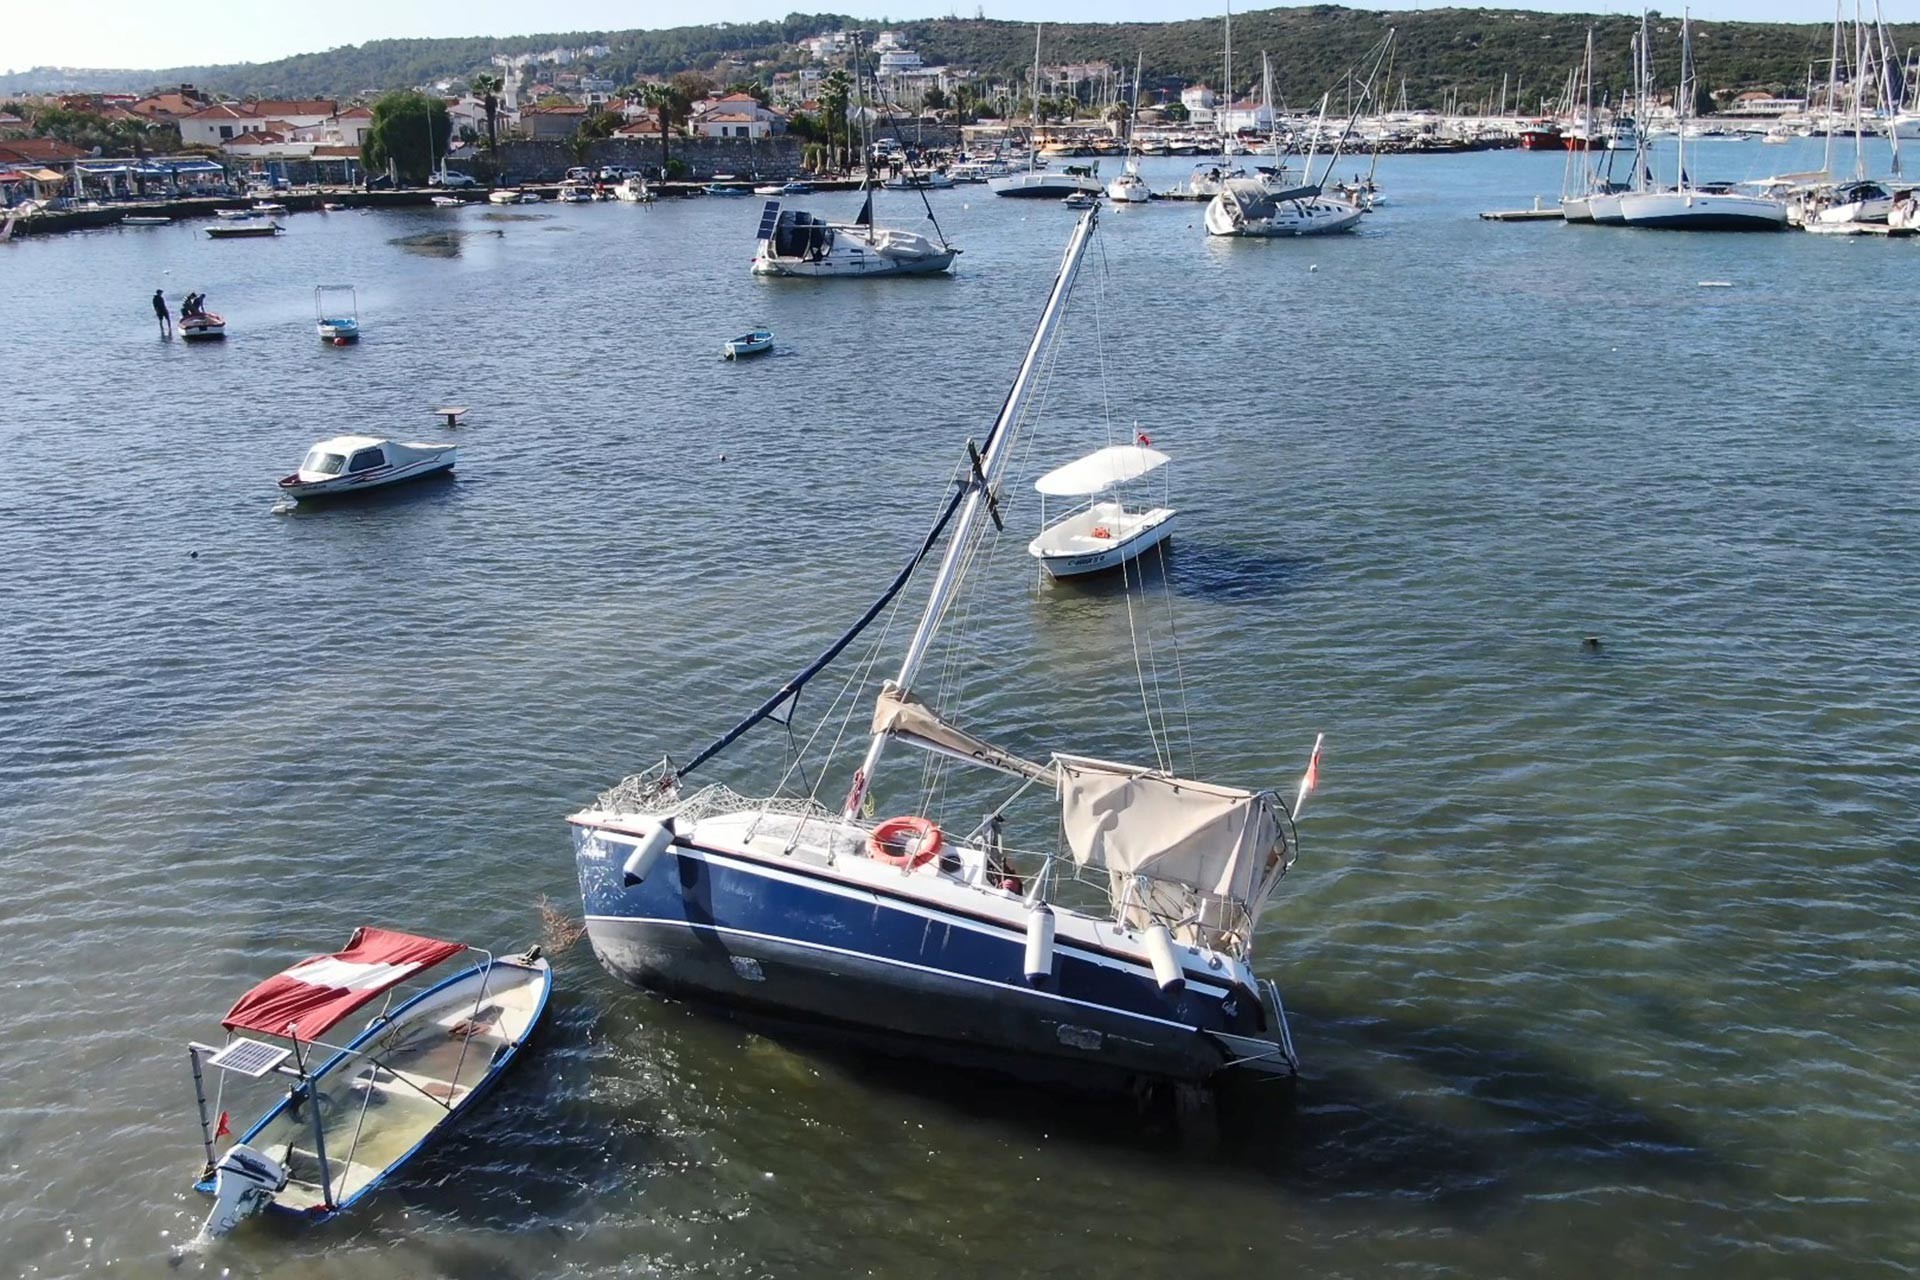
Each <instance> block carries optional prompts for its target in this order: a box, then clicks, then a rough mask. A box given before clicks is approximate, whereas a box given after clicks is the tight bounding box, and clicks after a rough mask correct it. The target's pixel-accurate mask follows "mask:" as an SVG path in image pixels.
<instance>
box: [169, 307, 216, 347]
mask: <svg viewBox="0 0 1920 1280" xmlns="http://www.w3.org/2000/svg"><path fill="white" fill-rule="evenodd" d="M174 329H175V331H176V332H178V333H179V335H180V337H181V338H182V339H183V340H184V341H187V342H208V341H212V340H214V339H217V338H224V337H226V336H227V322H226V321H225V320H224V319H222V318H221V317H219V316H217V315H215V314H214V313H213V312H211V311H202V312H200V313H199V314H198V315H191V316H181V317H180V320H179V323H177V324H176V325H174Z"/></svg>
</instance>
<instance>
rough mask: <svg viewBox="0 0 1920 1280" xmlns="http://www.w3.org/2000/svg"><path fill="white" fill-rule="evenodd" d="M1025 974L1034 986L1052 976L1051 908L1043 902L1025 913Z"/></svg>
mask: <svg viewBox="0 0 1920 1280" xmlns="http://www.w3.org/2000/svg"><path fill="white" fill-rule="evenodd" d="M1026 974H1027V981H1028V982H1031V983H1032V984H1033V985H1035V986H1036V987H1037V986H1039V985H1040V984H1041V983H1043V982H1045V981H1046V980H1047V979H1049V978H1051V977H1052V976H1053V908H1052V907H1049V906H1048V905H1047V904H1046V903H1044V902H1042V903H1040V904H1039V905H1037V906H1035V907H1034V909H1033V910H1032V911H1029V912H1028V913H1027V967H1026Z"/></svg>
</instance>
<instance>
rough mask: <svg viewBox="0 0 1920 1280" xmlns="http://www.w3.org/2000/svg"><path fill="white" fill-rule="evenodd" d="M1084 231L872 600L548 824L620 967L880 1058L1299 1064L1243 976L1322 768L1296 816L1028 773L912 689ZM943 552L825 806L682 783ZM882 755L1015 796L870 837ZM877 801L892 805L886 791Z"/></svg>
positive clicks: (1086, 220) (808, 797) (1059, 766)
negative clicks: (731, 717) (1015, 360)
mask: <svg viewBox="0 0 1920 1280" xmlns="http://www.w3.org/2000/svg"><path fill="white" fill-rule="evenodd" d="M1099 217H1100V215H1099V212H1098V210H1093V211H1089V212H1088V213H1086V214H1084V215H1083V216H1082V217H1081V219H1080V221H1079V223H1078V225H1077V226H1076V228H1075V230H1074V233H1073V236H1072V238H1071V240H1070V241H1069V243H1068V246H1067V251H1066V255H1065V258H1064V259H1063V261H1062V263H1061V266H1060V270H1059V272H1058V274H1057V275H1056V277H1055V279H1054V282H1053V285H1052V288H1051V290H1050V292H1049V295H1048V298H1047V303H1046V306H1045V308H1044V310H1043V311H1042V313H1041V316H1040V320H1039V323H1038V324H1037V326H1036V327H1035V330H1034V332H1033V336H1032V339H1031V341H1030V343H1029V345H1028V348H1027V351H1026V354H1025V357H1024V359H1023V360H1022V362H1021V365H1020V368H1019V371H1018V373H1017V374H1016V376H1015V379H1014V382H1013V386H1012V387H1011V389H1010V390H1009V392H1008V394H1007V396H1006V399H1005V401H1004V402H1003V404H1002V406H1001V409H1000V412H999V415H998V417H997V418H996V420H995V422H994V424H993V427H992V429H991V430H990V431H989V432H988V433H987V435H986V436H985V438H984V442H983V443H981V444H980V445H978V446H976V445H974V444H973V443H972V442H969V446H968V449H967V452H966V454H965V457H964V460H963V461H962V462H961V463H960V469H959V472H958V477H959V480H960V483H959V484H958V486H957V487H955V488H954V490H953V491H952V492H951V493H950V494H949V495H948V497H947V498H946V500H945V501H944V502H943V503H942V506H941V509H940V513H939V515H938V517H937V519H936V520H935V522H934V524H933V526H932V528H931V529H930V530H929V532H928V533H927V535H926V536H925V538H924V539H923V540H922V541H921V542H920V544H919V546H918V549H917V550H916V551H915V553H914V554H913V555H912V557H911V558H910V559H909V560H908V562H907V564H906V566H905V567H904V568H902V569H901V571H900V572H899V573H898V574H897V575H896V576H895V577H894V579H893V580H892V582H891V583H890V584H889V586H888V588H887V589H886V591H885V592H884V593H883V594H882V595H881V596H880V598H879V599H878V600H876V601H875V602H874V603H873V604H872V605H871V606H870V607H869V608H868V609H867V610H866V612H865V613H864V614H863V615H862V616H861V618H860V619H859V620H858V621H857V622H856V623H855V625H854V626H853V627H852V628H851V629H850V630H849V631H847V632H846V633H845V634H844V635H842V636H841V637H840V638H839V639H837V640H836V641H835V642H834V643H833V644H832V645H830V646H829V647H828V648H827V649H826V651H824V652H823V653H822V654H821V655H820V656H819V657H818V658H817V659H816V660H815V661H814V662H813V663H811V664H809V665H808V667H807V668H806V669H805V670H803V671H802V672H801V673H800V674H799V675H798V676H796V677H794V678H793V679H792V680H790V681H788V682H787V684H786V685H785V686H783V687H782V688H781V689H780V690H779V691H778V692H777V693H776V694H774V695H773V697H771V698H770V699H768V700H767V701H765V702H763V703H762V704H761V706H760V707H759V708H757V709H756V710H755V711H754V712H753V713H752V714H751V715H749V716H748V717H747V718H746V719H745V720H743V721H742V722H741V723H740V724H738V725H737V726H735V727H734V728H733V729H732V730H730V731H729V732H728V733H726V734H724V735H722V736H721V737H720V738H719V739H718V740H717V741H716V742H715V743H714V744H713V745H712V746H710V747H709V748H707V749H706V750H705V751H702V752H701V753H700V754H699V755H697V756H696V757H694V758H693V759H692V760H691V761H690V762H689V763H687V764H685V765H678V764H675V763H674V762H673V761H671V760H667V761H663V762H662V763H661V764H660V765H658V766H656V767H654V768H652V769H649V770H646V771H644V772H642V773H640V774H637V775H635V776H633V777H630V778H628V779H626V780H625V781H623V782H621V783H620V784H619V785H617V786H615V787H614V788H612V789H611V790H609V791H607V792H606V793H604V794H603V795H601V796H600V797H599V798H598V799H596V800H595V801H593V802H592V803H591V804H589V805H588V806H586V807H585V808H583V809H582V810H580V811H579V812H576V813H574V814H572V815H571V816H570V817H569V818H568V822H569V823H570V824H571V826H572V828H573V837H574V847H575V862H576V868H577V871H578V875H579V879H580V887H581V895H582V899H583V901H584V904H585V911H586V924H587V932H588V936H589V938H590V939H591V941H592V945H593V948H594V951H595V953H596V954H597V955H598V957H599V959H600V961H601V963H602V964H603V965H604V966H605V967H606V968H607V969H608V970H609V971H610V972H612V973H613V974H614V975H616V976H617V977H619V978H621V979H623V980H624V981H626V982H629V983H631V984H633V985H635V986H639V987H644V988H648V989H651V990H656V991H660V992H664V993H668V994H674V995H681V996H686V997H692V998H694V999H697V1000H700V1001H703V1002H707V1003H713V1004H718V1005H721V1006H724V1007H727V1008H729V1009H734V1010H738V1011H741V1012H744V1013H748V1014H752V1015H758V1016H760V1017H763V1018H766V1019H770V1020H772V1021H774V1022H776V1023H796V1022H797V1023H801V1024H805V1025H807V1026H810V1027H813V1028H817V1029H822V1030H826V1031H829V1032H833V1033H838V1034H840V1035H842V1036H844V1037H847V1038H851V1039H853V1040H855V1041H857V1042H860V1043H863V1044H867V1045H870V1046H876V1047H879V1048H881V1049H882V1050H884V1051H886V1052H888V1053H891V1054H895V1055H907V1056H925V1057H931V1058H935V1059H942V1060H951V1061H958V1062H962V1063H968V1064H972V1065H976V1066H986V1067H989V1068H994V1069H1000V1070H1005V1071H1009V1072H1012V1073H1014V1074H1017V1075H1021V1076H1027V1077H1039V1078H1045V1079H1057V1080H1070V1081H1072V1082H1073V1083H1075V1084H1076V1085H1078V1086H1081V1087H1088V1086H1102V1085H1111V1086H1117V1087H1126V1086H1130V1085H1135V1084H1137V1083H1139V1082H1141V1081H1149V1082H1152V1081H1173V1082H1202V1081H1208V1080H1211V1079H1213V1078H1215V1077H1217V1076H1220V1075H1221V1074H1223V1073H1226V1072H1247V1073H1257V1074H1265V1075H1279V1076H1287V1075H1291V1074H1293V1072H1294V1071H1295V1070H1296V1067H1297V1057H1296V1055H1295V1052H1294V1048H1293V1044H1292V1040H1291V1037H1290V1035H1289V1033H1288V1030H1287V1022H1286V1012H1285V1009H1284V1007H1283V1005H1282V1003H1281V998H1280V993H1279V989H1278V987H1277V986H1275V984H1274V983H1272V982H1271V981H1268V980H1264V979H1262V978H1260V977H1258V976H1257V975H1256V974H1255V972H1254V971H1253V968H1252V952H1253V946H1254V937H1255V931H1256V926H1257V925H1258V922H1259V919H1260V915H1261V912H1262V910H1263V908H1264V907H1265V905H1266V904H1267V902H1268V900H1269V898H1270V896H1271V895H1272V893H1273V892H1274V890H1275V889H1276V887H1277V886H1278V884H1279V882H1280V880H1281V879H1282V877H1284V876H1285V874H1286V872H1287V870H1288V868H1289V867H1291V865H1292V864H1293V862H1294V858H1295V846H1294V841H1293V834H1292V833H1293V816H1294V813H1295V812H1296V811H1297V810H1298V808H1299V805H1300V803H1301V801H1302V800H1303V799H1304V797H1305V795H1306V794H1307V792H1308V790H1309V789H1310V788H1311V786H1312V783H1313V780H1314V775H1315V772H1316V767H1315V764H1312V763H1310V765H1309V770H1308V776H1307V778H1305V779H1303V782H1302V786H1301V788H1300V791H1299V792H1298V794H1297V795H1296V797H1295V799H1294V802H1293V804H1292V805H1291V806H1289V805H1288V803H1287V802H1286V800H1284V799H1283V798H1282V797H1281V796H1280V795H1279V794H1278V793H1277V792H1275V791H1273V790H1271V789H1253V790H1248V789H1241V788H1234V787H1225V786H1218V785H1215V784H1211V783H1206V782H1197V781H1190V780H1186V779H1182V778H1178V777H1176V776H1174V775H1173V774H1172V773H1171V771H1170V770H1169V768H1167V767H1166V766H1165V765H1164V764H1161V763H1156V764H1154V765H1131V764H1122V763H1115V762H1111V761H1107V760H1103V759H1098V758H1095V757H1092V756H1090V755H1086V754H1082V753H1077V752H1075V753H1069V752H1065V751H1055V752H1052V753H1050V754H1049V755H1048V756H1047V758H1046V759H1045V760H1044V761H1039V760H1032V759H1027V758H1024V757H1023V756H1021V755H1020V754H1017V753H1015V752H1012V751H1009V750H1006V749H1004V748H1002V747H999V746H996V745H994V744H992V743H990V742H987V741H986V740H984V739H982V738H980V737H978V736H976V735H974V734H973V733H971V732H970V731H968V730H965V729H962V728H960V727H959V726H958V725H957V724H955V723H953V721H952V720H950V719H948V718H946V717H944V716H943V715H942V714H941V713H940V711H938V710H936V709H935V708H934V707H933V706H932V705H931V704H930V703H929V701H928V700H927V699H926V698H925V697H923V695H922V694H921V692H920V691H919V688H918V686H919V685H920V683H921V681H920V679H919V677H920V675H921V672H922V669H923V667H924V666H926V665H927V662H928V659H929V657H930V656H931V654H932V653H933V650H934V645H935V643H936V639H937V638H938V636H939V633H940V632H941V631H942V629H943V628H945V627H947V626H949V625H950V624H952V623H953V622H954V616H953V615H954V610H953V608H952V606H953V605H954V603H955V602H956V601H957V600H958V599H959V598H960V592H961V591H962V589H963V587H964V586H965V584H966V580H967V579H968V577H969V575H970V572H971V571H973V570H975V569H976V568H977V567H978V565H979V563H980V558H979V555H978V553H979V552H980V551H981V549H982V547H983V546H985V545H986V544H987V540H989V539H991V538H992V537H993V536H994V532H995V530H996V529H998V528H999V526H1000V525H1001V523H1002V516H1001V510H1000V498H999V494H1000V492H1001V483H1002V479H1003V477H1004V475H1005V473H1006V470H1007V468H1008V465H1009V460H1010V459H1011V457H1013V456H1014V454H1015V452H1016V448H1017V446H1018V444H1019V442H1020V437H1021V434H1022V432H1023V431H1024V430H1025V429H1026V427H1027V426H1028V425H1029V415H1028V414H1027V412H1026V410H1027V404H1028V401H1029V399H1030V398H1031V397H1032V395H1033V394H1034V393H1035V390H1036V386H1037V384H1038V383H1039V382H1040V381H1041V380H1042V378H1043V377H1044V374H1043V373H1042V370H1043V368H1045V367H1046V357H1047V355H1048V354H1049V352H1050V350H1051V346H1052V343H1053V340H1054V334H1055V331H1056V329H1057V326H1058V324H1059V319H1060V315H1061V313H1062V311H1063V309H1064V307H1065V305H1066V301H1067V298H1068V295H1069V294H1070V292H1071V290H1072V288H1073V283H1074V279H1075V277H1076V275H1077V273H1078V271H1079V268H1080V264H1081V261H1082V258H1083V257H1084V255H1085V253H1086V249H1087V245H1088V242H1089V240H1090V238H1091V237H1092V235H1093V232H1094V229H1095V227H1096V225H1097V223H1098V219H1099ZM943 540H944V543H945V549H944V551H943V552H942V553H941V556H940V558H939V561H938V567H937V569H935V571H934V576H933V579H932V581H931V584H930V585H929V587H928V589H927V599H926V602H925V605H924V608H923V611H922V614H921V618H920V621H919V624H918V626H917V627H916V628H915V630H914V633H913V635H912V637H911V639H910V640H909V641H908V642H907V648H906V652H905V654H904V655H903V657H902V659H901V663H900V666H899V668H898V671H897V673H896V674H895V676H894V678H893V679H891V680H888V681H886V682H885V683H884V684H883V685H882V686H881V688H880V689H879V691H878V694H877V697H876V698H875V701H874V704H873V714H872V719H871V723H870V726H869V728H870V737H869V738H868V741H867V745H866V750H865V754H864V757H863V759H862V760H861V761H860V763H859V765H858V767H857V768H855V769H854V770H853V771H852V774H851V779H850V782H849V785H848V790H847V793H846V797H845V799H844V801H842V802H840V803H839V804H838V805H836V806H829V805H828V804H825V803H823V802H822V801H821V800H820V799H819V792H820V789H821V786H822V785H824V780H821V781H816V782H810V783H809V785H808V790H807V791H806V792H805V793H804V794H793V793H776V794H775V795H773V796H770V797H767V798H763V799H749V798H747V797H745V796H743V795H741V794H739V793H737V792H735V791H733V790H732V789H730V788H728V787H727V786H724V785H720V784H713V785H708V786H704V787H695V786H690V785H689V783H688V779H689V776H690V775H691V774H693V773H695V772H696V771H697V770H699V769H700V768H701V767H702V766H704V765H705V764H706V763H707V762H708V761H710V760H712V759H713V758H714V757H716V756H717V755H718V754H719V753H720V752H722V751H724V750H725V749H726V748H727V747H729V746H730V745H731V744H732V743H734V742H735V741H736V740H738V739H739V738H740V736H741V735H743V734H744V733H746V732H747V731H748V730H749V729H751V728H752V727H753V726H754V725H755V724H757V723H759V722H761V721H763V720H765V719H768V718H770V717H773V716H776V715H778V714H780V713H781V712H782V711H783V710H785V711H790V710H791V708H792V706H793V704H794V701H795V700H796V699H797V698H798V696H799V694H800V692H801V690H802V689H803V688H804V687H805V685H806V684H807V683H808V682H810V681H811V680H813V679H814V678H815V677H816V676H818V675H819V674H820V673H821V672H822V671H823V670H824V669H826V667H827V666H828V665H829V664H830V663H831V662H833V661H834V660H835V659H836V658H837V657H839V655H840V654H841V653H843V652H844V651H845V650H846V649H847V648H848V646H849V645H851V644H852V643H853V642H854V641H855V640H856V639H857V638H858V637H859V636H860V635H861V634H862V633H863V632H864V631H865V630H866V628H867V627H868V625H869V624H871V623H873V622H874V621H875V619H877V618H879V617H880V616H881V615H882V614H883V613H884V612H885V611H886V610H887V608H888V606H889V605H890V604H891V603H892V602H893V601H894V600H895V599H896V598H897V597H898V595H899V593H900V592H901V591H902V590H903V589H904V588H905V587H906V585H907V584H908V582H909V581H910V579H912V578H913V576H914V574H915V572H916V570H917V569H919V568H920V567H921V566H922V565H923V564H925V563H928V562H930V561H931V560H932V558H933V552H934V549H935V548H936V547H939V546H940V545H941V543H942V541H943ZM934 683H937V682H934ZM901 746H914V747H917V748H919V749H921V750H922V751H925V752H927V753H929V754H930V756H932V757H934V758H935V760H934V763H936V764H944V762H948V761H957V762H959V763H960V764H962V765H965V766H969V767H971V768H974V769H978V770H980V771H981V773H980V774H969V775H967V776H968V778H969V779H973V778H989V779H990V778H991V777H993V776H995V775H997V776H999V777H1001V778H1004V779H1007V780H1009V781H1008V782H1007V785H1009V786H1011V787H1012V791H1011V793H1010V794H1008V795H1006V796H1005V797H1004V798H997V799H996V802H995V803H994V804H993V806H992V808H991V811H990V812H989V813H988V816H987V817H986V818H985V819H984V820H982V821H981V822H979V823H978V825H976V826H973V827H972V829H971V830H968V831H966V832H965V833H964V834H959V835H951V834H949V833H947V832H945V831H943V830H942V829H941V827H940V825H939V821H940V819H941V817H942V816H943V812H944V811H943V809H942V806H941V804H940V802H939V801H938V800H937V799H936V798H935V796H934V794H933V792H932V790H931V789H929V790H928V791H927V792H926V793H925V794H924V795H922V796H920V797H919V799H918V800H915V801H913V802H911V803H907V804H906V805H905V807H904V808H903V809H902V811H901V812H900V814H899V816H897V817H893V818H888V819H886V820H883V821H876V820H875V815H874V803H873V797H875V796H876V795H877V794H879V791H877V790H876V785H875V784H876V779H877V777H878V775H879V772H880V768H881V765H882V763H883V757H884V756H885V754H886V752H887V750H888V749H889V748H890V747H901ZM1317 751H1318V748H1317V745H1316V750H1315V757H1314V759H1315V761H1316V762H1317ZM838 776H839V777H842V778H844V777H846V776H847V775H846V774H845V773H840V774H839V775H838ZM895 783H896V785H894V786H892V787H889V788H887V794H888V795H889V806H890V807H893V806H895V805H901V804H903V800H904V793H905V789H906V784H905V783H904V782H903V781H902V780H900V779H895ZM986 785H987V783H986V782H983V783H982V786H983V787H984V786H986ZM1036 789H1038V791H1039V792H1041V793H1050V794H1051V795H1052V797H1053V798H1054V804H1053V805H1051V806H1044V807H1043V808H1051V809H1052V810H1053V811H1052V812H1051V813H1043V814H1042V815H1041V817H1040V819H1039V821H1038V822H1037V823H1036V824H1035V826H1034V827H1033V828H1030V830H1032V832H1033V837H1034V843H1032V844H1027V845H1024V846H1022V845H1016V844H1015V843H1014V842H1013V840H1012V839H1011V838H1010V837H1009V836H1008V834H1007V824H1008V821H1009V819H1010V816H1011V813H1012V811H1013V807H1014V805H1015V804H1016V803H1017V802H1018V801H1020V800H1021V799H1022V798H1023V797H1025V796H1026V795H1027V794H1028V793H1029V792H1034V791H1036ZM941 794H942V795H944V794H945V792H944V790H942V792H941ZM996 794H997V793H996ZM968 812H970V813H977V812H978V810H977V809H974V810H970V811H968ZM968 820H969V821H971V817H969V819H968Z"/></svg>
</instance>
